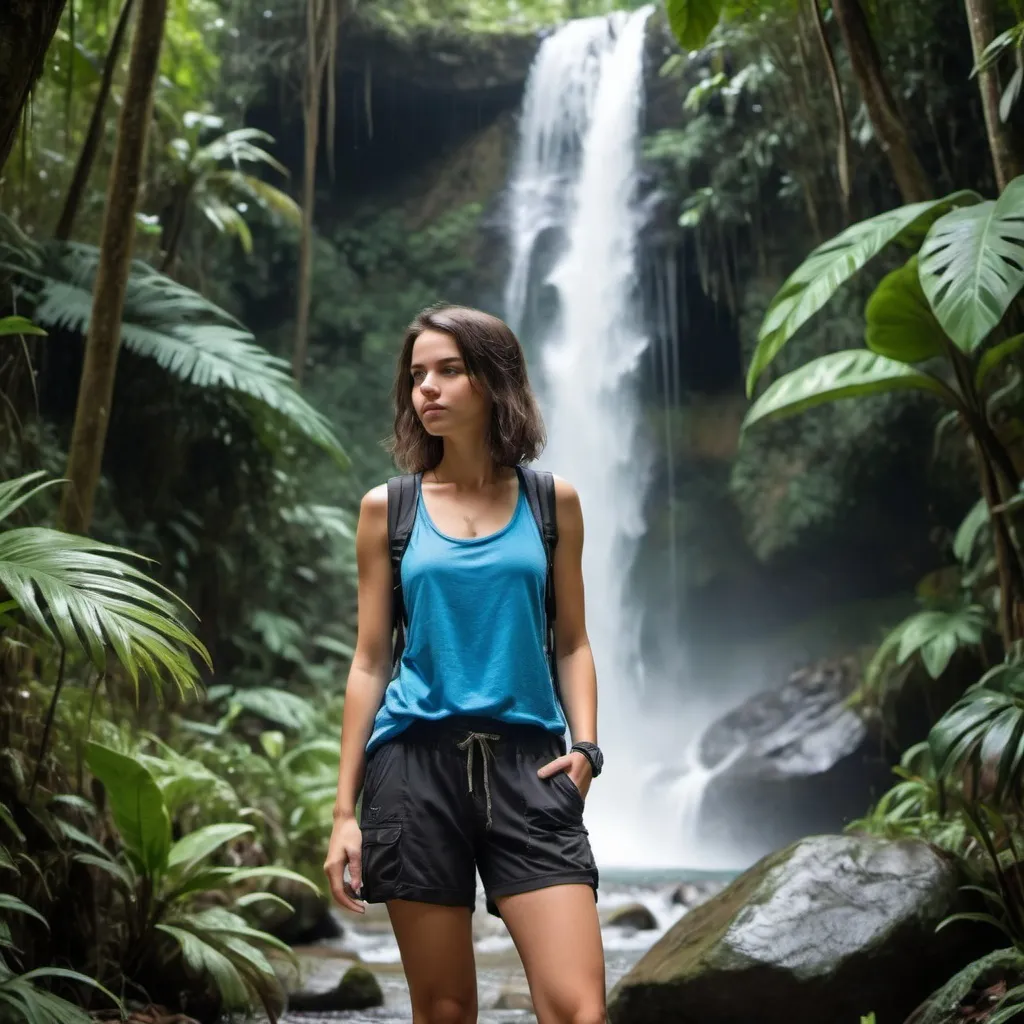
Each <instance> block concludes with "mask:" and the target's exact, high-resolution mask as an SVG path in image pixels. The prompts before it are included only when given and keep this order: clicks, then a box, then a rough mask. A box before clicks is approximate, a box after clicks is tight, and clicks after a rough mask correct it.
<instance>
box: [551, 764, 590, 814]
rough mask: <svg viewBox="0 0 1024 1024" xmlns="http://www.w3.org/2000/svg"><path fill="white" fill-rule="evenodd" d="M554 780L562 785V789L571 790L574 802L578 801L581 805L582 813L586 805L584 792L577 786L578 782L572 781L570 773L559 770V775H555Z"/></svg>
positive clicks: (570, 794) (570, 793)
mask: <svg viewBox="0 0 1024 1024" xmlns="http://www.w3.org/2000/svg"><path fill="white" fill-rule="evenodd" d="M554 780H555V782H557V783H558V784H559V785H561V787H562V789H564V790H567V791H568V792H569V796H570V798H571V799H572V800H573V802H574V803H576V804H577V805H578V806H579V809H580V813H581V814H582V813H583V806H584V800H583V794H582V793H581V792H580V788H579V786H577V785H576V783H575V782H573V781H572V779H571V778H570V776H569V773H568V772H559V773H558V774H557V775H555V776H554Z"/></svg>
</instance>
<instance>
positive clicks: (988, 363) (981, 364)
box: [974, 334, 1024, 391]
mask: <svg viewBox="0 0 1024 1024" xmlns="http://www.w3.org/2000/svg"><path fill="white" fill-rule="evenodd" d="M1021 345H1024V334H1015V335H1014V336H1013V337H1012V338H1007V339H1006V341H1001V342H1000V343H999V344H998V345H993V346H992V347H991V348H990V349H987V350H986V351H985V353H984V355H982V357H981V359H980V360H978V369H977V370H976V371H975V374H974V387H975V389H976V390H977V391H981V390H982V388H983V387H984V384H985V380H986V379H987V377H988V375H989V374H990V373H991V372H992V371H993V370H994V369H995V368H996V367H997V366H998V365H999V364H1000V363H1001V362H1002V361H1003V360H1004V359H1008V358H1009V357H1010V356H1012V355H1013V353H1014V352H1016V351H1017V350H1018V349H1019V348H1020V347H1021Z"/></svg>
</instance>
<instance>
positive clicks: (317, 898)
mask: <svg viewBox="0 0 1024 1024" xmlns="http://www.w3.org/2000/svg"><path fill="white" fill-rule="evenodd" d="M271 889H272V891H273V892H274V893H275V895H277V896H280V897H281V899H283V900H285V901H286V902H287V903H290V904H291V906H292V907H293V908H294V913H290V912H289V911H288V910H286V909H285V908H284V907H282V906H279V905H277V904H273V903H271V902H269V901H266V902H263V903H257V904H256V913H257V923H258V927H260V928H262V929H263V930H264V931H267V932H270V934H271V935H274V936H276V937H277V938H279V939H281V941H282V942H287V943H288V944H289V945H291V946H309V945H312V944H313V943H315V942H323V941H324V940H326V939H339V938H341V936H342V934H343V933H344V929H343V928H342V926H341V923H340V922H339V921H338V919H337V917H336V916H335V914H334V911H333V907H332V904H331V902H330V900H329V899H328V898H327V897H326V896H322V895H318V894H317V893H315V892H313V891H312V890H311V889H309V888H308V887H307V886H304V885H300V884H299V883H298V882H292V881H290V880H289V879H275V880H274V884H273V886H272V887H271Z"/></svg>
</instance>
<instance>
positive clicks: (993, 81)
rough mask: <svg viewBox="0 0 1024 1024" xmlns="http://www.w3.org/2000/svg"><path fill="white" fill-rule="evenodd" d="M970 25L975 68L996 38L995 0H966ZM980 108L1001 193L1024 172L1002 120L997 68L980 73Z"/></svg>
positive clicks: (1023, 156)
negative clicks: (983, 116) (983, 114)
mask: <svg viewBox="0 0 1024 1024" xmlns="http://www.w3.org/2000/svg"><path fill="white" fill-rule="evenodd" d="M964 6H965V7H966V8H967V24H968V25H969V26H970V29H971V45H972V46H973V47H974V63H975V65H977V64H978V62H979V61H980V60H981V55H982V54H983V53H984V52H985V48H986V47H987V46H988V45H989V43H991V42H992V40H993V39H994V38H995V35H996V16H995V4H994V3H993V2H992V0H964ZM978 88H979V89H980V90H981V105H982V107H983V108H984V110H985V128H986V129H987V131H988V145H989V149H991V150H992V163H993V164H994V165H995V170H996V184H997V185H998V187H999V191H1000V192H1002V191H1003V189H1004V188H1006V186H1007V185H1008V184H1009V183H1010V182H1011V181H1013V179H1014V178H1016V177H1018V176H1019V175H1021V174H1022V173H1024V153H1022V152H1021V147H1020V143H1019V141H1018V140H1017V138H1016V137H1015V136H1014V134H1013V132H1012V131H1011V130H1010V128H1009V126H1007V125H1005V124H1003V122H1002V120H1001V119H1000V117H999V76H998V75H997V74H996V69H995V68H994V67H991V68H988V69H987V70H986V71H981V72H979V73H978Z"/></svg>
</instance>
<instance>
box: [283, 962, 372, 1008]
mask: <svg viewBox="0 0 1024 1024" xmlns="http://www.w3.org/2000/svg"><path fill="white" fill-rule="evenodd" d="M383 1005H384V993H383V992H382V991H381V988H380V983H379V982H378V981H377V979H376V978H375V977H374V976H373V974H371V973H370V971H368V970H367V969H366V968H365V967H360V966H359V965H356V966H355V967H350V968H349V969H348V970H347V971H346V972H345V973H344V975H342V978H341V981H339V982H338V984H337V986H336V987H335V988H332V989H328V990H327V991H326V992H293V993H292V994H291V995H289V996H288V1009H289V1011H290V1012H293V1013H340V1012H342V1011H344V1010H368V1009H370V1008H371V1007H374V1006H383Z"/></svg>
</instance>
